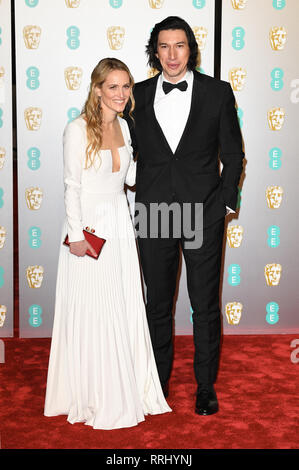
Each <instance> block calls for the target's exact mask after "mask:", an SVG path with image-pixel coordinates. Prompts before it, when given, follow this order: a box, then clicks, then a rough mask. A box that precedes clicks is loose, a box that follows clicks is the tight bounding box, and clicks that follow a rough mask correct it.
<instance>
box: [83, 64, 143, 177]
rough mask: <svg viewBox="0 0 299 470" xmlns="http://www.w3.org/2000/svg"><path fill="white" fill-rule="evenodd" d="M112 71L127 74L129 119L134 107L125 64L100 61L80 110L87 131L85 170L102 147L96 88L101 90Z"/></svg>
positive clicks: (100, 117)
mask: <svg viewBox="0 0 299 470" xmlns="http://www.w3.org/2000/svg"><path fill="white" fill-rule="evenodd" d="M113 70H122V71H124V72H127V74H128V75H129V79H130V85H131V95H130V100H129V103H130V104H131V108H130V111H129V114H130V116H131V117H132V111H133V110H134V107H135V100H134V96H133V92H132V89H133V85H134V79H133V77H132V75H131V72H130V70H129V69H128V67H127V66H126V64H124V63H123V62H122V61H121V60H118V59H115V58H106V59H102V60H101V61H100V62H99V63H98V64H97V65H96V67H95V68H94V69H93V71H92V74H91V83H90V88H89V93H88V97H87V100H86V102H85V104H84V107H83V110H82V114H83V115H84V118H85V120H86V130H87V147H86V158H85V168H89V167H90V166H92V165H93V163H94V161H95V158H96V157H97V156H98V153H99V151H100V148H101V146H102V139H103V129H102V122H103V115H102V109H101V99H100V98H99V97H98V95H97V93H96V88H101V86H102V85H103V83H104V82H105V80H106V78H107V76H108V74H109V73H110V72H112V71H113Z"/></svg>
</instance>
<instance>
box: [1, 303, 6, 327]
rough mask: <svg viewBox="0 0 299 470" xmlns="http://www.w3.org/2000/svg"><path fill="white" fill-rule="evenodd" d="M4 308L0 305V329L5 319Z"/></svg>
mask: <svg viewBox="0 0 299 470" xmlns="http://www.w3.org/2000/svg"><path fill="white" fill-rule="evenodd" d="M6 311H7V309H6V306H5V305H0V328H2V327H3V325H4V322H5V317H6Z"/></svg>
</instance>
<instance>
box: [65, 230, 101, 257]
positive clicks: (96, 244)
mask: <svg viewBox="0 0 299 470" xmlns="http://www.w3.org/2000/svg"><path fill="white" fill-rule="evenodd" d="M83 233H84V237H85V239H86V240H87V241H88V243H90V244H91V246H92V247H93V249H94V250H95V252H96V253H97V254H96V256H94V255H93V254H92V253H91V252H90V251H89V250H87V252H86V254H87V255H88V256H91V258H94V259H98V257H99V256H100V253H101V251H102V248H103V246H104V244H105V242H106V240H105V239H104V238H100V237H97V236H96V235H95V234H94V233H91V232H89V231H87V230H83ZM63 244H64V245H66V246H70V242H69V237H68V235H67V236H66V237H65V239H64V242H63Z"/></svg>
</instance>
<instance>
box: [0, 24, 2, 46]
mask: <svg viewBox="0 0 299 470" xmlns="http://www.w3.org/2000/svg"><path fill="white" fill-rule="evenodd" d="M1 34H2V28H1V27H0V36H1ZM1 44H2V38H1V37H0V46H1Z"/></svg>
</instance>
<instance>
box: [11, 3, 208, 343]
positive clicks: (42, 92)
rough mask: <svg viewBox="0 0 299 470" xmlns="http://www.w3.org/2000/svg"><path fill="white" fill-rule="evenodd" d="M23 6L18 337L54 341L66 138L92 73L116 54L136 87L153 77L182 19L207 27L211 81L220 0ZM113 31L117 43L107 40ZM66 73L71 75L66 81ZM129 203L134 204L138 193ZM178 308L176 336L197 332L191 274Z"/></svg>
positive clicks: (19, 26) (19, 25) (19, 17)
mask: <svg viewBox="0 0 299 470" xmlns="http://www.w3.org/2000/svg"><path fill="white" fill-rule="evenodd" d="M15 10H16V70H17V114H18V117H17V125H18V178H19V253H20V257H19V278H20V281H19V282H20V335H21V337H47V336H50V335H51V331H52V322H53V309H54V297H55V282H56V271H57V257H58V250H59V240H60V233H61V224H62V220H63V217H64V205H63V183H62V134H63V129H64V127H65V125H66V123H67V122H68V120H69V119H72V118H73V117H75V116H76V114H77V113H78V112H79V111H80V110H81V109H82V106H83V104H84V101H85V99H86V96H87V91H88V86H89V80H90V74H91V71H92V69H93V68H94V66H95V65H96V63H97V62H98V61H99V60H100V59H101V58H103V57H107V56H109V57H117V58H119V59H121V60H123V61H124V62H126V63H127V65H128V66H129V68H130V69H131V71H132V73H133V76H134V78H135V81H140V80H143V79H145V78H147V76H148V73H149V70H148V66H147V61H146V56H145V45H146V43H147V41H148V38H149V35H150V31H151V29H152V27H153V26H154V24H155V23H157V22H159V21H161V20H162V19H164V18H166V17H167V16H170V15H177V16H181V17H182V18H184V19H185V20H186V21H187V22H188V23H189V24H190V25H191V26H192V27H193V28H196V29H195V31H196V32H198V31H199V30H198V29H197V28H200V27H202V28H205V30H201V31H203V32H204V36H206V38H205V46H204V48H203V49H202V64H201V66H202V69H203V70H204V72H205V73H207V74H210V75H212V74H213V70H214V0H188V1H187V0H164V1H163V0H81V1H79V0H51V1H50V0H17V1H16V2H15ZM111 27H114V30H113V31H114V33H117V34H116V36H117V38H116V39H117V41H116V42H113V38H112V37H111V36H110V37H109V35H108V31H110V29H109V28H111ZM68 67H72V68H73V70H72V72H73V74H72V76H71V77H70V78H69V79H68V80H67V81H66V80H65V73H67V69H68ZM75 76H76V78H77V79H78V80H76V78H75ZM24 113H26V116H27V118H28V119H27V121H26V120H25V118H24ZM128 197H129V200H130V202H131V203H132V202H133V201H134V193H130V194H129V195H128ZM26 198H27V199H26ZM183 269H184V265H183ZM176 310H177V311H176V321H177V326H176V333H177V334H180V333H182V332H186V331H187V332H188V333H191V331H192V325H191V323H190V306H189V301H188V295H187V292H186V284H185V275H184V273H182V277H181V282H180V290H179V297H178V302H177V309H176Z"/></svg>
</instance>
